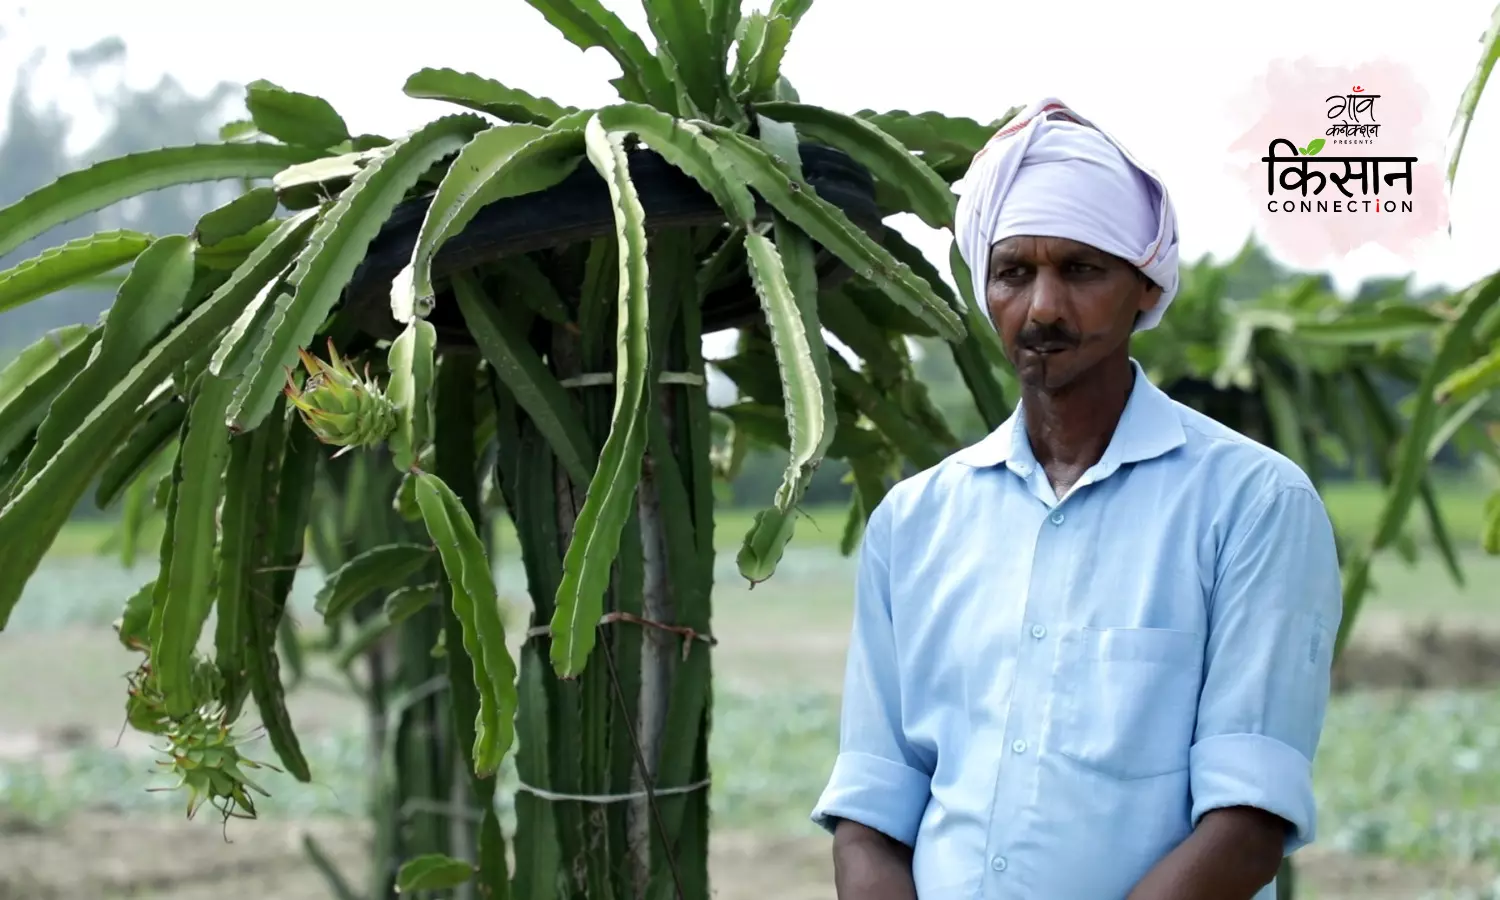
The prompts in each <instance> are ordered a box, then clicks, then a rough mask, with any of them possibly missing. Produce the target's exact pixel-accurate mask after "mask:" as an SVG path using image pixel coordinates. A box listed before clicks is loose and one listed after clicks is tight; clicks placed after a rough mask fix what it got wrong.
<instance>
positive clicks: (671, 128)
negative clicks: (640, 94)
mask: <svg viewBox="0 0 1500 900" xmlns="http://www.w3.org/2000/svg"><path fill="white" fill-rule="evenodd" d="M597 115H598V117H599V122H600V124H602V125H603V126H604V128H605V130H607V131H610V132H615V131H621V132H629V133H631V134H635V135H639V136H640V137H641V138H642V139H643V140H645V142H646V143H647V144H649V145H650V146H651V149H652V150H655V151H656V152H657V153H658V154H660V155H661V157H662V158H663V159H665V160H666V161H667V162H669V163H671V164H672V165H673V166H675V167H676V168H678V169H681V170H682V171H683V173H685V174H686V175H688V176H689V177H691V178H692V179H693V180H694V181H696V182H698V184H699V185H700V186H701V187H702V188H703V189H704V190H705V191H707V192H708V193H709V195H710V196H712V197H713V198H714V199H715V200H716V201H718V203H719V205H720V206H721V207H723V209H724V212H725V213H726V214H727V215H728V216H729V217H730V219H731V222H730V224H731V225H739V226H741V227H745V228H749V227H750V226H751V225H753V224H754V221H755V215H756V213H755V198H753V197H752V196H751V195H750V191H749V190H747V189H746V187H745V185H744V184H743V183H741V182H740V181H739V180H738V179H737V178H736V177H735V172H734V170H733V169H731V168H729V167H728V166H727V165H724V164H721V163H720V162H719V161H718V160H717V159H716V158H715V156H714V153H715V147H714V144H713V142H712V141H710V140H709V139H708V138H707V137H705V136H704V134H703V132H702V130H700V129H699V128H698V127H697V126H695V125H692V124H690V123H686V122H683V121H681V120H679V119H675V118H673V117H672V116H669V115H666V114H665V113H662V112H660V111H658V110H654V109H652V108H650V107H649V106H642V105H641V104H638V103H621V104H617V105H614V106H607V107H604V108H603V109H601V110H599V112H598V114H597Z"/></svg>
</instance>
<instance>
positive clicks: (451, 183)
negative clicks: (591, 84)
mask: <svg viewBox="0 0 1500 900" xmlns="http://www.w3.org/2000/svg"><path fill="white" fill-rule="evenodd" d="M582 159H583V135H582V134H580V133H579V132H577V131H548V130H546V129H543V128H540V127H538V126H535V125H501V126H498V127H495V128H490V129H487V130H485V131H482V132H480V133H479V134H477V135H475V136H474V139H473V140H471V141H470V142H469V143H468V144H467V145H466V146H465V147H464V148H463V150H462V151H461V152H460V153H459V154H458V159H456V160H454V162H453V166H452V167H451V168H450V169H449V170H448V174H447V175H445V176H444V177H443V181H442V184H440V185H438V189H437V193H436V194H434V195H433V197H432V202H431V204H429V205H428V207H427V215H426V217H425V218H424V219H423V220H422V230H421V231H420V233H419V234H418V235H417V244H416V247H415V249H413V250H412V256H411V262H410V263H408V264H407V266H406V267H405V268H404V269H403V270H402V271H401V272H400V273H399V274H398V275H397V276H396V278H395V280H394V281H393V282H392V285H391V313H392V315H394V316H395V318H396V321H398V322H410V321H411V320H412V318H413V317H415V316H421V317H424V318H425V317H426V316H427V314H428V313H430V312H431V311H432V303H433V289H432V258H433V257H434V256H436V255H437V252H438V250H439V249H441V248H442V246H443V242H444V241H446V240H448V238H450V237H452V236H453V235H455V234H458V233H459V232H460V231H462V230H463V229H464V226H466V225H468V224H469V222H470V221H471V220H472V219H473V218H474V215H475V214H476V213H478V212H479V210H481V209H483V208H484V207H485V206H488V205H489V204H491V203H494V202H495V201H497V200H500V199H503V198H505V197H514V196H518V195H521V194H529V193H532V192H533V191H541V190H545V189H546V188H549V187H552V186H553V185H555V184H557V183H558V182H560V181H562V180H563V179H564V178H566V177H568V175H570V174H572V173H573V171H574V170H575V169H577V168H578V163H579V162H580V161H582Z"/></svg>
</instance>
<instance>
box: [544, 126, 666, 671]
mask: <svg viewBox="0 0 1500 900" xmlns="http://www.w3.org/2000/svg"><path fill="white" fill-rule="evenodd" d="M585 139H586V141H587V146H588V154H589V161H590V162H592V163H593V164H594V167H595V168H597V169H598V170H599V174H600V175H602V176H604V180H605V182H606V183H607V184H608V185H609V193H610V199H611V201H612V203H613V206H614V213H615V229H616V239H617V241H618V246H619V266H620V297H619V313H618V322H619V324H618V334H619V354H618V359H617V362H616V366H615V409H614V415H613V416H612V419H611V422H610V431H609V437H608V439H607V440H605V442H604V449H603V450H602V451H601V453H600V455H599V465H598V468H597V470H596V471H595V472H594V477H593V479H592V480H591V481H590V482H589V488H588V495H587V497H586V499H585V500H584V503H583V508H582V509H581V510H580V511H579V513H578V519H577V522H576V528H575V531H574V533H573V538H572V540H571V541H569V543H568V549H567V553H566V554H565V556H564V558H563V577H562V583H561V584H560V585H559V586H558V589H557V601H556V609H555V612H554V613H553V616H552V666H553V668H554V670H556V672H557V674H558V676H559V677H561V678H576V677H577V676H578V674H579V673H580V672H582V671H583V667H584V665H585V663H586V662H587V660H588V657H589V653H590V652H591V651H592V650H593V648H594V640H595V633H594V632H595V628H596V627H597V626H598V623H599V619H600V617H601V616H602V615H603V612H604V610H603V603H604V590H605V587H606V586H607V584H608V582H609V570H610V567H611V565H613V563H614V559H615V556H616V554H617V553H618V552H619V547H620V533H621V531H622V529H623V528H624V526H625V520H626V518H627V517H629V516H630V514H631V511H632V506H633V498H634V496H635V490H636V486H637V484H638V482H639V480H640V474H641V460H642V458H643V457H644V455H645V451H646V440H647V419H646V416H647V414H648V403H647V400H648V398H649V396H650V392H649V391H648V389H647V388H648V385H647V384H646V382H647V381H648V380H649V378H650V372H651V341H650V331H649V324H648V318H649V315H650V296H649V291H648V289H647V280H648V275H647V265H646V213H645V210H644V209H642V207H641V201H640V198H639V196H637V194H636V189H635V184H634V183H633V182H632V181H631V180H630V171H629V162H628V160H627V158H626V156H625V147H624V144H623V134H622V133H620V132H613V133H606V132H605V130H604V125H603V124H602V123H601V122H600V121H599V119H598V118H597V117H595V118H593V119H590V120H589V124H588V127H587V130H586V131H585Z"/></svg>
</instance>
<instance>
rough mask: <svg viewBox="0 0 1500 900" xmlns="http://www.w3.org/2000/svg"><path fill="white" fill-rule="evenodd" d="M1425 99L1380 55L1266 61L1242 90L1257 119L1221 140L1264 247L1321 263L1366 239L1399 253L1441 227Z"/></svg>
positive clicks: (1435, 131)
mask: <svg viewBox="0 0 1500 900" xmlns="http://www.w3.org/2000/svg"><path fill="white" fill-rule="evenodd" d="M1426 101H1427V97H1426V92H1425V91H1423V90H1422V88H1421V86H1420V85H1419V84H1418V83H1417V81H1416V79H1415V78H1413V77H1412V76H1411V73H1410V72H1409V71H1408V70H1407V69H1406V68H1405V67H1403V66H1400V65H1396V64H1393V63H1389V62H1382V63H1377V64H1374V65H1370V66H1364V67H1361V68H1360V69H1359V70H1357V71H1356V70H1354V69H1349V68H1340V67H1333V66H1319V65H1316V64H1314V63H1312V62H1310V61H1307V60H1299V61H1296V62H1280V63H1277V64H1275V65H1273V66H1272V67H1271V70H1270V71H1269V72H1268V73H1267V75H1266V76H1265V77H1264V78H1263V79H1261V80H1260V81H1259V82H1257V84H1256V90H1255V91H1254V93H1253V95H1252V102H1251V104H1250V112H1251V115H1253V116H1255V117H1256V118H1255V119H1254V122H1255V124H1254V125H1253V126H1252V127H1251V128H1250V129H1249V130H1248V131H1246V132H1245V133H1244V134H1243V135H1242V136H1241V137H1240V138H1239V140H1237V141H1236V142H1235V143H1234V144H1233V145H1232V146H1231V147H1230V151H1231V153H1232V154H1233V156H1234V161H1235V170H1236V175H1237V176H1238V177H1239V178H1240V180H1241V181H1242V183H1243V184H1244V186H1245V189H1246V193H1247V194H1248V195H1249V196H1250V198H1251V202H1253V203H1255V205H1256V207H1257V209H1258V210H1259V217H1258V224H1259V228H1258V230H1259V231H1260V232H1261V234H1262V237H1263V239H1264V240H1265V242H1266V243H1267V244H1269V245H1270V246H1271V248H1272V250H1273V251H1275V252H1276V253H1277V254H1278V255H1279V256H1281V257H1283V258H1284V259H1286V260H1287V261H1288V262H1290V263H1292V264H1294V265H1300V266H1319V265H1323V264H1327V263H1329V262H1331V261H1333V260H1335V259H1337V258H1340V257H1343V256H1346V255H1348V254H1349V253H1351V252H1353V251H1355V250H1358V249H1360V248H1361V247H1364V246H1366V245H1369V244H1374V245H1378V246H1381V247H1384V248H1385V249H1386V250H1389V251H1391V252H1392V253H1395V254H1397V255H1401V256H1409V255H1413V254H1415V252H1416V251H1417V250H1418V248H1419V247H1421V246H1422V245H1423V244H1424V243H1425V242H1426V241H1428V240H1430V239H1432V238H1434V237H1436V236H1439V235H1440V234H1441V233H1442V231H1443V229H1444V228H1445V227H1446V226H1447V224H1448V197H1447V191H1446V188H1445V186H1444V183H1443V174H1442V167H1441V162H1440V160H1441V159H1442V141H1443V136H1444V130H1443V128H1442V124H1441V123H1440V122H1438V121H1437V120H1436V119H1433V118H1431V117H1429V116H1428V115H1427V111H1426V106H1427V102H1426ZM1241 108H1244V107H1241Z"/></svg>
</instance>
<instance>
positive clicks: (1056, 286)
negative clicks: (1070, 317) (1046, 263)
mask: <svg viewBox="0 0 1500 900" xmlns="http://www.w3.org/2000/svg"><path fill="white" fill-rule="evenodd" d="M1066 311H1067V285H1065V284H1063V280H1062V279H1061V278H1059V277H1058V275H1057V273H1056V272H1054V271H1053V270H1051V269H1040V270H1039V271H1038V272H1037V273H1036V278H1035V279H1033V280H1032V282H1031V308H1030V310H1029V312H1030V318H1031V320H1032V321H1034V322H1038V323H1041V324H1043V325H1049V324H1051V323H1053V322H1056V321H1058V320H1059V319H1061V318H1063V316H1064V315H1065V314H1066Z"/></svg>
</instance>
